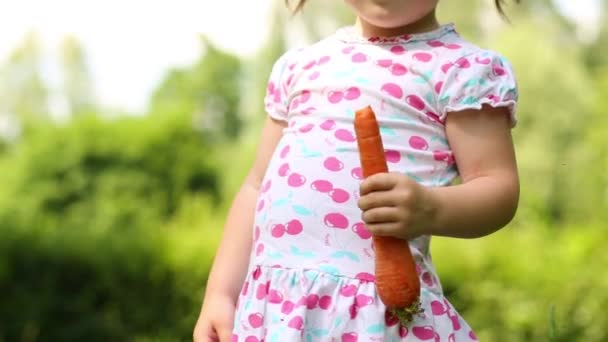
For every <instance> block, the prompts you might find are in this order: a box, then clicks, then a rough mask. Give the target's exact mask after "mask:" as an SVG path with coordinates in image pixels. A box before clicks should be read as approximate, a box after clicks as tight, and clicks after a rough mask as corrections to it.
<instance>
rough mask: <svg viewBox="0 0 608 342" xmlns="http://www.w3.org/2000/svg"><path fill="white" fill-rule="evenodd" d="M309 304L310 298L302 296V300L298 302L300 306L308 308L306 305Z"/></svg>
mask: <svg viewBox="0 0 608 342" xmlns="http://www.w3.org/2000/svg"><path fill="white" fill-rule="evenodd" d="M307 303H308V297H307V296H302V297H301V298H300V300H298V304H297V305H298V306H306V304H307Z"/></svg>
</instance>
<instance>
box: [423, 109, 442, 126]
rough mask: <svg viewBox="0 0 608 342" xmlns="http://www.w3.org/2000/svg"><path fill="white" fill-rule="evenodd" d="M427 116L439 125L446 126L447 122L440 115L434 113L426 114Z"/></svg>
mask: <svg viewBox="0 0 608 342" xmlns="http://www.w3.org/2000/svg"><path fill="white" fill-rule="evenodd" d="M426 116H427V117H428V118H429V119H431V121H435V122H437V123H440V124H442V125H443V124H445V120H443V119H442V118H441V117H440V116H439V115H437V114H435V113H433V112H426Z"/></svg>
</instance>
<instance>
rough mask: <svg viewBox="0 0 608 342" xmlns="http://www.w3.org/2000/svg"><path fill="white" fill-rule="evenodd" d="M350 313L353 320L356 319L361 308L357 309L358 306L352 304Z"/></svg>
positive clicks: (349, 308) (349, 309)
mask: <svg viewBox="0 0 608 342" xmlns="http://www.w3.org/2000/svg"><path fill="white" fill-rule="evenodd" d="M348 313H349V314H350V318H351V319H355V318H357V313H359V308H358V307H357V305H356V304H351V305H350V306H349V307H348Z"/></svg>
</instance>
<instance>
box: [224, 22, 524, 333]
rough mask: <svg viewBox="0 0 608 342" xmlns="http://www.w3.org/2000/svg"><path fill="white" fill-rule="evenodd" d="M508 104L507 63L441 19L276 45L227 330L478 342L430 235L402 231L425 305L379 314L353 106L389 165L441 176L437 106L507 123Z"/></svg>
mask: <svg viewBox="0 0 608 342" xmlns="http://www.w3.org/2000/svg"><path fill="white" fill-rule="evenodd" d="M516 103H517V86H516V81H515V78H514V75H513V71H512V68H511V66H510V64H509V63H508V62H507V61H506V60H505V59H504V58H503V57H502V56H500V55H499V54H497V53H495V52H492V51H489V50H484V49H481V48H479V47H477V46H475V45H473V44H471V43H469V42H467V41H465V40H464V39H463V38H462V37H460V36H459V34H458V33H457V32H456V31H455V29H454V26H453V25H451V24H449V25H444V26H441V27H440V28H438V29H436V30H434V31H432V32H427V33H422V34H414V35H406V36H399V37H394V38H390V39H380V38H371V39H366V38H363V37H361V36H359V35H358V34H357V33H356V31H355V29H354V28H353V27H345V28H341V29H339V30H338V31H337V32H336V33H335V34H333V35H332V36H330V37H328V38H325V39H323V40H322V41H320V42H317V43H316V44H313V45H310V46H307V47H305V48H301V49H297V50H291V51H289V52H287V53H286V54H285V55H283V56H282V57H281V58H280V59H279V60H278V61H277V62H276V64H275V66H274V68H273V71H272V73H271V76H270V80H269V83H268V91H267V96H266V99H265V104H266V110H267V112H268V115H270V116H271V117H273V118H275V119H277V120H283V121H285V122H287V128H286V129H285V130H284V134H283V137H282V139H281V141H280V142H279V144H278V146H277V149H276V151H275V153H274V156H273V158H272V160H271V162H270V164H269V167H268V170H267V174H266V176H265V179H264V181H263V186H262V190H261V194H260V196H259V199H258V202H257V207H256V216H255V223H254V226H253V227H252V229H253V236H254V243H253V246H252V253H251V259H250V265H249V271H248V273H247V276H246V279H245V282H244V284H243V287H242V291H241V294H240V296H239V299H238V303H237V311H236V313H235V322H234V331H233V341H239V342H255V341H267V342H292V341H294V342H296V341H306V342H313V341H339V342H354V341H385V342H393V341H433V342H438V341H445V342H460V341H476V340H477V338H476V336H475V333H474V332H473V331H472V330H471V328H470V327H469V325H468V324H467V323H466V322H465V321H464V320H463V318H462V317H461V316H460V315H459V314H458V313H457V312H456V311H455V309H454V307H453V306H452V305H451V304H450V302H449V301H448V300H447V299H446V298H445V296H444V294H443V291H442V288H441V284H440V281H439V279H438V277H437V274H436V271H435V269H434V266H433V263H432V261H431V255H430V252H429V244H430V240H431V239H430V237H429V236H423V237H420V238H417V239H415V240H413V241H410V248H411V250H412V253H413V255H414V258H415V261H416V264H417V270H418V274H419V277H420V280H421V284H422V291H421V301H422V304H423V308H424V313H423V314H421V315H420V316H418V317H417V318H416V319H415V321H414V322H413V323H412V324H411V325H410V326H408V327H401V326H399V325H398V324H397V320H396V319H395V318H394V317H391V316H390V315H387V314H386V309H385V307H384V305H383V303H382V302H381V301H380V299H379V297H378V294H377V293H376V288H375V286H374V250H373V248H372V239H371V235H370V233H369V232H368V231H367V230H366V228H365V225H364V223H363V222H362V221H361V211H360V210H359V208H358V207H357V199H358V190H359V184H360V182H361V180H362V174H361V168H360V163H359V155H358V151H357V146H356V142H355V135H354V131H353V118H354V113H355V111H356V110H358V109H360V108H362V107H365V106H367V105H371V106H372V108H373V109H374V111H375V112H376V115H377V116H378V120H379V122H380V125H381V134H382V137H383V139H384V146H385V149H386V157H387V160H388V163H389V169H390V171H393V172H402V173H404V174H407V175H408V176H409V177H411V178H412V179H414V180H415V181H417V182H419V183H421V184H423V185H425V186H429V187H435V186H446V185H449V184H450V183H451V182H452V181H453V180H454V178H455V177H456V176H457V175H458V173H457V168H456V165H455V161H454V158H453V155H452V152H451V150H450V146H449V144H448V141H447V139H446V132H445V120H446V116H447V115H457V113H452V114H450V112H457V111H460V110H464V109H471V108H475V109H479V108H481V106H482V105H489V106H504V107H507V108H508V110H509V113H510V115H511V116H510V117H511V122H512V125H513V126H514V125H515V123H516V119H515V109H516V108H515V107H516Z"/></svg>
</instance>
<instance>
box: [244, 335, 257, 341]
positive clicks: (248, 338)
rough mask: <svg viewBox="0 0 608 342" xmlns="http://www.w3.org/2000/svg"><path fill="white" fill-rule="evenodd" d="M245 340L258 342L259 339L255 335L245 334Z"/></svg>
mask: <svg viewBox="0 0 608 342" xmlns="http://www.w3.org/2000/svg"><path fill="white" fill-rule="evenodd" d="M245 342H260V340H258V338H257V337H255V336H247V338H246V339H245Z"/></svg>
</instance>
